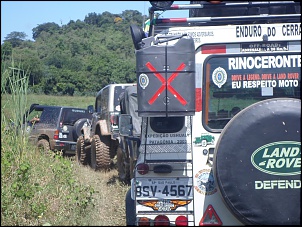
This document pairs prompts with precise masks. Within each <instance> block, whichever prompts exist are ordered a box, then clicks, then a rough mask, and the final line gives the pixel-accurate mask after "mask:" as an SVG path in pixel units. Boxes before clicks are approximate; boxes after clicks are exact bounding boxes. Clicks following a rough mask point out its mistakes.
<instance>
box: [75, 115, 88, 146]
mask: <svg viewBox="0 0 302 227" xmlns="http://www.w3.org/2000/svg"><path fill="white" fill-rule="evenodd" d="M87 121H88V122H90V123H91V120H90V119H87V118H81V119H79V120H77V121H76V122H75V123H74V126H73V128H74V129H73V132H72V133H73V139H74V141H77V139H78V138H79V137H80V136H81V135H82V132H81V129H82V127H83V125H84V124H85V123H86V122H87Z"/></svg>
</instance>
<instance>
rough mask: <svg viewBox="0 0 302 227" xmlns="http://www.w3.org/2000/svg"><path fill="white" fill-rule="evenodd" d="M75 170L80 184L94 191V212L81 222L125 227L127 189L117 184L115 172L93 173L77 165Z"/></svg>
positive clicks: (114, 170) (87, 168) (89, 169)
mask: <svg viewBox="0 0 302 227" xmlns="http://www.w3.org/2000/svg"><path fill="white" fill-rule="evenodd" d="M75 169H76V175H77V178H78V179H79V181H80V182H81V183H83V184H84V185H91V186H93V188H94V189H96V193H95V196H94V198H95V201H94V202H95V208H94V212H92V213H91V215H89V216H87V219H86V220H83V224H84V225H92V226H95V225H102V226H125V225H126V218H125V195H126V192H127V190H128V188H129V187H128V186H125V185H123V184H121V183H120V182H119V180H118V175H117V170H116V169H113V170H111V171H109V172H99V171H97V172H95V171H94V170H92V169H91V168H89V167H86V166H85V167H84V166H79V165H78V166H77V167H76V168H75ZM93 213H94V215H92V214H93Z"/></svg>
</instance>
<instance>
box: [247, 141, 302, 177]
mask: <svg viewBox="0 0 302 227" xmlns="http://www.w3.org/2000/svg"><path fill="white" fill-rule="evenodd" d="M251 162H252V164H253V166H254V167H255V168H256V169H258V170H260V171H262V172H264V173H267V174H272V175H280V176H291V175H298V174H301V142H296V141H279V142H274V143H269V144H266V145H264V146H262V147H259V148H258V149H257V150H255V151H254V152H253V154H252V156H251Z"/></svg>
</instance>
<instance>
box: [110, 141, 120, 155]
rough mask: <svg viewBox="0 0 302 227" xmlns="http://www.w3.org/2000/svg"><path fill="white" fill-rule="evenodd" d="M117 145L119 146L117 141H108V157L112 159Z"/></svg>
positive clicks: (115, 153)
mask: <svg viewBox="0 0 302 227" xmlns="http://www.w3.org/2000/svg"><path fill="white" fill-rule="evenodd" d="M118 147H119V141H118V140H111V143H110V158H111V159H114V157H115V156H116V155H117V149H118Z"/></svg>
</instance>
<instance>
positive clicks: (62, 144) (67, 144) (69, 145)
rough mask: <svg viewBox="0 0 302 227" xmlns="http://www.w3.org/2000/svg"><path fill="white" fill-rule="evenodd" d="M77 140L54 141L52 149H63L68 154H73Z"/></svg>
mask: <svg viewBox="0 0 302 227" xmlns="http://www.w3.org/2000/svg"><path fill="white" fill-rule="evenodd" d="M76 146H77V142H74V141H60V140H55V141H54V147H53V150H59V151H63V152H64V153H68V154H75V152H76Z"/></svg>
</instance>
